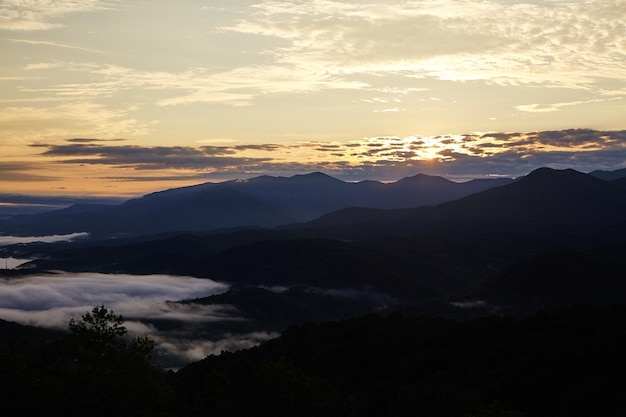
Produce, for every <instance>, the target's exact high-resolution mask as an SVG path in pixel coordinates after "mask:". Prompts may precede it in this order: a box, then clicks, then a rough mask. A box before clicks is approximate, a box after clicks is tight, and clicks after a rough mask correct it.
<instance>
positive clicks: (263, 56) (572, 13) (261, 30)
mask: <svg viewBox="0 0 626 417" xmlns="http://www.w3.org/2000/svg"><path fill="white" fill-rule="evenodd" d="M625 15H626V1H620V0H617V1H600V0H596V1H527V2H518V1H504V0H501V1H445V0H427V1H402V2H401V1H378V2H367V1H322V0H313V1H233V0H228V1H226V0H223V1H210V2H208V1H207V2H198V1H181V0H178V1H163V2H158V3H150V2H147V3H146V2H141V3H140V2H120V1H95V0H92V1H81V2H75V1H55V2H48V1H19V2H18V1H2V2H0V48H1V49H2V54H3V60H2V62H1V63H0V88H1V90H0V91H2V95H1V96H0V125H2V129H0V154H1V155H2V160H1V162H0V163H1V164H2V165H1V166H0V172H1V173H2V176H0V181H2V183H0V186H2V187H3V189H7V188H8V187H9V186H11V184H13V187H14V188H17V187H18V185H16V184H19V187H22V188H23V189H25V190H27V189H28V190H33V191H34V190H35V189H37V191H39V192H42V191H43V192H48V193H52V192H62V191H65V192H70V191H71V192H73V193H96V192H97V193H100V194H104V193H106V194H124V193H137V192H141V191H142V190H154V189H159V188H162V186H163V185H168V186H169V185H174V184H176V183H180V182H181V181H180V180H183V181H189V182H191V181H194V180H195V179H211V178H215V179H217V178H226V177H229V178H232V177H233V176H246V175H254V174H257V173H270V174H271V173H277V174H281V173H302V172H303V171H310V170H311V169H319V170H325V171H327V172H328V171H329V173H331V174H340V175H343V176H344V178H348V177H353V178H357V177H358V178H363V177H364V176H369V175H372V176H374V177H376V178H374V179H397V176H398V175H404V174H415V173H417V172H416V171H415V170H419V169H427V168H428V166H429V165H428V163H426V162H425V161H430V165H431V166H432V165H438V164H444V165H443V166H445V169H439V171H438V172H434V169H433V168H432V167H431V170H430V171H429V173H441V174H446V173H449V174H452V175H468V176H476V174H477V173H476V172H475V171H476V168H478V167H479V166H483V167H484V168H483V169H482V170H480V172H479V173H480V174H483V175H489V174H498V175H511V174H522V173H526V172H527V171H528V169H526V168H527V166H528V167H529V168H530V169H532V168H535V167H536V166H535V165H533V164H534V163H553V164H556V165H561V164H567V163H568V162H570V163H571V164H575V165H573V166H574V167H575V168H576V167H578V168H581V169H584V168H585V167H587V166H591V165H592V164H591V162H594V163H597V164H599V165H601V166H597V167H598V168H609V169H614V168H619V167H622V166H623V165H624V158H623V155H622V154H621V152H622V151H621V144H619V143H616V142H615V141H613V140H611V141H607V140H600V141H598V142H597V143H592V142H590V141H589V140H587V139H582V141H581V142H574V141H572V142H570V143H569V144H568V145H563V144H562V143H559V144H558V146H557V147H554V146H552V145H553V143H550V144H549V146H548V145H546V144H541V146H537V147H532V146H531V145H532V144H531V145H528V147H527V148H526V149H525V150H524V151H523V152H522V150H521V145H520V140H519V137H522V136H524V135H528V136H533V135H537V134H534V133H532V132H564V133H563V134H562V137H563V138H569V139H572V138H573V139H577V138H578V136H577V135H576V134H575V135H572V134H571V131H570V129H593V130H594V131H596V132H600V133H599V134H598V135H600V134H607V132H609V134H610V135H611V136H612V137H614V138H616V139H615V140H618V141H619V140H622V137H623V134H622V131H623V129H625V128H626V126H625V125H624V120H625V119H624V114H626V112H625V110H626V106H625V104H624V97H625V96H626V65H624V62H626V21H624V19H623V16H625ZM473 132H481V133H473ZM484 132H503V135H508V136H507V137H505V138H504V139H506V138H509V139H511V143H510V144H509V143H508V142H507V141H506V140H504V139H503V140H500V141H496V142H494V141H492V142H493V143H492V144H493V145H494V146H492V147H491V148H489V147H488V145H489V143H488V142H487V140H486V139H485V140H483V141H481V140H482V139H481V140H479V139H477V138H484V136H483V135H484ZM512 132H522V133H518V134H513V133H512ZM498 135H500V134H498ZM445 136H450V137H451V138H459V137H462V138H465V139H463V140H467V141H468V142H467V143H465V145H466V146H462V145H463V144H461V143H453V142H449V143H447V145H449V146H447V147H445V146H443V145H446V144H445V143H443V142H442V140H446V139H441V138H442V137H445ZM496 136H497V135H496ZM552 136H553V137H556V134H553V135H552ZM73 138H87V139H90V140H91V141H82V142H81V141H77V140H76V139H73ZM381 138H398V139H399V140H400V141H403V142H404V143H405V145H406V146H403V147H402V148H399V147H398V146H396V145H397V144H393V143H392V142H390V141H388V142H384V140H383V139H381ZM423 138H427V140H423ZM430 138H433V139H430ZM467 138H469V139H467ZM93 139H98V141H95V140H93ZM113 139H123V141H119V140H118V141H114V142H106V143H105V142H102V141H103V140H113ZM69 140H72V141H69ZM420 140H421V141H422V143H421V144H420V143H419V141H420ZM454 140H456V139H454ZM558 141H560V139H559V140H558ZM531 142H533V140H532V139H531ZM537 143H538V142H537V141H536V140H534V144H535V145H536V144H537ZM243 145H245V146H247V147H246V148H245V149H243V148H241V146H243ZM417 145H421V147H419V146H417ZM470 145H472V146H473V148H471V147H470ZM509 145H510V148H509ZM238 146H239V147H240V148H238ZM374 146H379V149H378V150H379V151H380V152H371V153H370V154H369V155H368V154H367V153H366V152H365V150H364V149H366V148H367V147H370V148H374ZM384 146H387V148H384ZM355 148H356V150H355V152H349V151H350V150H354V149H355ZM566 148H570V149H566ZM371 150H372V151H374V149H371ZM333 151H334V152H333ZM383 151H384V152H383ZM219 152H221V153H219ZM456 155H459V157H458V158H456V157H455V156H456ZM507 155H508V156H509V158H508V159H507V160H506V161H505V160H504V159H505V156H507ZM522 156H523V158H522ZM603 156H605V157H607V158H608V159H602V158H603ZM520 158H522V159H521V160H520ZM581 159H585V160H586V161H584V162H583V161H581ZM415 161H417V162H415ZM464 161H465V162H464ZM392 162H393V163H395V164H396V165H395V168H393V169H391V168H390V166H391V163H392ZM453 162H455V163H453ZM470 162H471V163H470ZM81 164H82V165H81ZM125 164H127V165H125ZM468 164H469V165H468ZM503 164H504V165H503ZM506 164H509V165H506ZM530 165H533V166H530ZM79 166H80V169H79ZM438 166H440V167H441V166H442V165H438ZM107 167H108V168H113V167H115V170H109V169H106V168H107ZM379 167H380V168H381V170H378V168H379ZM398 167H400V168H398ZM411 167H413V168H414V169H415V170H414V172H412V173H409V172H408V171H409V170H410V169H409V168H411ZM469 167H471V169H470V168H469ZM405 168H406V169H405ZM150 170H154V172H151V173H148V172H147V171H150ZM156 170H161V171H159V173H158V174H157V171H156ZM133 179H139V180H141V181H129V180H133ZM148 180H149V181H150V182H152V183H153V184H149V183H148V182H147V181H148ZM68 181H72V182H73V184H74V185H73V186H72V187H68V186H67V184H66V185H64V183H67V182H68ZM139 182H141V184H139ZM63 187H66V188H65V189H63ZM69 188H72V189H69Z"/></svg>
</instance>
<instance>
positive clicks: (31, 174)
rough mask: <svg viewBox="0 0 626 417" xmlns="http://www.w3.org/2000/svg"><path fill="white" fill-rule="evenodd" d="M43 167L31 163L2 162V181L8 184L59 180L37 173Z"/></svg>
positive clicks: (0, 168) (0, 171) (0, 177)
mask: <svg viewBox="0 0 626 417" xmlns="http://www.w3.org/2000/svg"><path fill="white" fill-rule="evenodd" d="M40 168H41V167H40V166H39V165H38V164H33V163H30V162H2V161H0V180H2V181H8V182H39V181H54V180H56V179H58V178H57V177H55V176H52V175H42V174H39V173H36V172H38V171H36V170H38V169H40Z"/></svg>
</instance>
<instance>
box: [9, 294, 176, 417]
mask: <svg viewBox="0 0 626 417" xmlns="http://www.w3.org/2000/svg"><path fill="white" fill-rule="evenodd" d="M123 322H124V320H123V317H122V316H119V315H116V314H114V313H113V312H112V311H109V310H107V309H106V308H105V307H103V306H99V307H94V309H93V310H92V311H91V312H89V313H86V314H85V315H83V317H82V319H81V320H80V321H75V320H72V321H71V322H70V324H69V331H68V332H64V333H60V334H58V335H57V336H56V337H54V338H51V339H47V340H41V339H33V338H32V337H31V338H29V339H24V338H19V337H11V338H6V340H5V343H4V344H3V345H2V350H1V351H0V352H1V356H0V374H1V377H0V378H1V379H0V386H1V389H0V401H1V404H2V411H3V414H5V415H48V416H84V415H91V416H111V415H116V416H160V415H170V413H169V411H168V410H169V409H168V405H169V403H170V400H171V399H172V398H173V397H172V395H171V394H170V392H171V391H170V390H169V388H168V387H167V385H166V383H165V379H164V374H163V373H162V372H160V371H158V370H156V369H154V368H152V367H151V366H150V365H149V362H148V357H149V354H150V352H151V351H152V349H153V348H154V342H152V341H151V340H149V339H147V338H143V337H137V338H134V339H129V338H127V337H126V328H125V327H124V326H123Z"/></svg>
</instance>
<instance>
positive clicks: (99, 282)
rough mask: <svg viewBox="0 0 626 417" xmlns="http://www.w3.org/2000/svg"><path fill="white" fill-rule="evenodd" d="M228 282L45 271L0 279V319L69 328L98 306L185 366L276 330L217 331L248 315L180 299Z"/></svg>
mask: <svg viewBox="0 0 626 417" xmlns="http://www.w3.org/2000/svg"><path fill="white" fill-rule="evenodd" d="M227 289H228V286H227V285H225V284H222V283H218V282H215V281H212V280H210V279H200V278H193V277H184V276H171V275H126V274H119V275H108V274H97V273H65V272H58V273H53V274H41V275H33V276H27V277H18V278H9V279H6V278H5V279H0V318H1V319H4V320H8V321H14V322H17V323H21V324H28V325H33V326H38V327H46V328H60V329H66V328H67V324H68V322H69V321H70V319H71V318H76V319H79V318H80V317H81V316H82V315H83V314H84V313H86V312H88V311H90V310H91V309H92V308H93V306H96V305H104V306H105V307H107V308H108V309H110V310H113V311H114V312H115V313H116V314H122V315H123V316H124V318H125V320H126V323H125V325H126V328H127V329H128V330H129V333H130V334H131V335H133V336H134V335H137V336H149V337H150V338H152V339H153V340H155V341H156V342H157V349H156V350H155V359H156V362H158V363H160V364H164V366H172V367H176V366H180V365H182V364H184V363H188V362H191V361H195V360H199V359H202V358H204V357H205V356H207V355H209V354H216V353H220V352H221V351H223V350H235V349H241V348H246V347H251V346H254V345H256V344H258V343H260V342H262V341H264V340H267V339H270V338H272V337H274V336H275V335H273V334H269V333H265V332H255V333H250V334H224V333H219V332H214V333H212V332H211V331H210V328H211V327H212V326H215V325H216V324H224V323H228V322H233V321H240V320H242V319H241V318H240V317H238V315H237V313H238V312H237V311H236V310H235V309H233V308H232V307H230V306H227V305H224V306H202V305H198V304H193V303H192V304H181V303H176V302H175V301H179V300H185V299H193V298H198V297H207V296H210V295H213V294H219V293H222V292H224V291H226V290H227Z"/></svg>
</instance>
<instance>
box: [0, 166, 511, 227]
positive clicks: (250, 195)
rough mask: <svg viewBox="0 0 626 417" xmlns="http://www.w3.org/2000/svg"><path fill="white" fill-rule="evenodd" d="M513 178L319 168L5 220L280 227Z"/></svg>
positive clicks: (416, 202)
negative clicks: (383, 176) (378, 178)
mask: <svg viewBox="0 0 626 417" xmlns="http://www.w3.org/2000/svg"><path fill="white" fill-rule="evenodd" d="M510 181H512V180H510V179H497V180H488V181H470V182H467V183H455V182H452V181H448V180H446V179H444V178H441V177H430V176H426V175H418V176H415V177H411V178H405V179H403V180H400V181H398V182H396V183H390V184H383V183H379V182H374V181H362V182H359V183H348V182H344V181H340V180H338V179H335V178H332V177H329V176H328V175H325V174H322V173H319V172H316V173H312V174H307V175H296V176H293V177H290V178H284V177H270V176H261V177H257V178H252V179H249V180H233V181H226V182H223V183H215V184H214V183H206V184H200V185H196V186H190V187H182V188H175V189H170V190H165V191H160V192H156V193H152V194H148V195H146V196H143V197H141V198H137V199H132V200H129V201H126V202H124V203H123V204H119V205H116V206H113V207H96V206H77V207H70V208H67V209H64V210H57V211H54V212H50V213H46V214H43V215H39V216H21V217H20V218H19V219H10V220H6V221H2V222H0V230H2V232H3V233H13V234H20V235H45V234H67V233H73V232H89V233H90V234H93V235H101V236H106V235H117V236H124V235H126V236H132V235H141V234H157V233H163V232H168V231H210V230H216V229H228V228H236V227H246V226H257V227H274V226H277V225H281V224H288V223H295V222H302V221H308V220H312V219H314V218H316V217H319V216H321V215H322V214H324V213H327V212H330V211H334V210H338V209H341V208H346V207H357V206H358V207H376V208H399V207H417V206H421V205H432V204H437V203H441V202H443V201H449V200H453V199H456V198H459V197H462V196H466V195H468V194H471V193H474V192H477V191H481V190H484V189H487V188H490V187H495V186H499V185H502V184H505V183H507V182H510Z"/></svg>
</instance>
